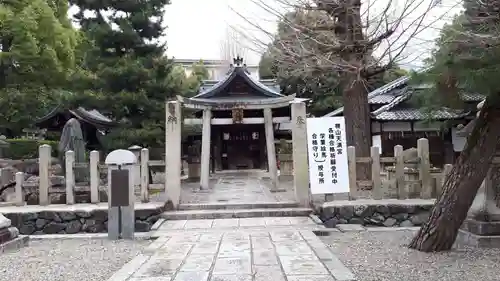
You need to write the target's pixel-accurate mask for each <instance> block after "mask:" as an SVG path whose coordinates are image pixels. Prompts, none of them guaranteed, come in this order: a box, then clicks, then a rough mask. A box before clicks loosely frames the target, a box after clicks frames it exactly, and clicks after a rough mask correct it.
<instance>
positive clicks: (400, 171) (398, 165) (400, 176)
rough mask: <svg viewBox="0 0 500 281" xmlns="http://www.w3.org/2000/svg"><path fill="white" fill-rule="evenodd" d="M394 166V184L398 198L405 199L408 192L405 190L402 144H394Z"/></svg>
mask: <svg viewBox="0 0 500 281" xmlns="http://www.w3.org/2000/svg"><path fill="white" fill-rule="evenodd" d="M394 160H395V162H394V168H395V175H396V186H397V189H398V199H407V198H408V193H407V192H406V183H405V161H404V158H403V146H401V145H396V146H394Z"/></svg>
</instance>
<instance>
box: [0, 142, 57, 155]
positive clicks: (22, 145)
mask: <svg viewBox="0 0 500 281" xmlns="http://www.w3.org/2000/svg"><path fill="white" fill-rule="evenodd" d="M5 141H7V142H8V143H9V144H10V146H9V147H8V148H6V149H4V150H5V153H4V157H6V158H10V159H33V158H38V147H39V146H40V145H42V144H48V145H50V146H51V147H52V157H57V154H58V153H57V145H58V142H57V141H49V140H32V139H6V140H5Z"/></svg>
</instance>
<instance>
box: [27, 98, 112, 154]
mask: <svg viewBox="0 0 500 281" xmlns="http://www.w3.org/2000/svg"><path fill="white" fill-rule="evenodd" d="M71 118H76V119H78V121H80V125H81V127H82V131H83V138H84V140H85V142H86V145H87V149H89V150H93V149H99V148H100V147H101V145H100V141H99V136H100V135H104V134H105V133H106V132H107V131H108V130H109V129H110V128H112V127H113V126H114V125H115V122H113V121H112V120H111V119H109V118H108V117H106V116H104V115H102V114H101V113H100V112H99V111H97V110H86V109H84V108H82V107H79V108H76V109H72V110H69V109H63V108H62V107H61V106H57V107H55V108H54V109H53V110H52V111H50V112H49V113H48V114H47V115H45V116H43V117H41V118H40V119H38V120H36V122H35V125H36V127H38V128H40V129H46V130H47V132H50V131H53V132H59V133H60V132H62V129H63V127H64V125H65V124H66V122H68V120H69V119H71Z"/></svg>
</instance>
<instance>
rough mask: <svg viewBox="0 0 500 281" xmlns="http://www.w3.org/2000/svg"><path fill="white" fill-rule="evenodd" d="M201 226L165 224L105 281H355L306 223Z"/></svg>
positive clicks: (243, 222)
mask: <svg viewBox="0 0 500 281" xmlns="http://www.w3.org/2000/svg"><path fill="white" fill-rule="evenodd" d="M259 220H260V221H261V223H260V226H259V225H256V224H259V223H258V221H259ZM206 221H207V222H206V223H205V224H204V227H203V223H202V222H201V221H200V220H193V221H177V222H179V223H176V222H175V221H168V222H165V223H164V225H162V226H160V228H159V230H158V232H157V234H159V238H158V239H157V240H155V241H154V242H153V243H152V244H151V245H150V246H149V247H148V248H147V250H146V251H145V253H144V254H140V255H138V256H137V257H135V258H134V259H133V260H132V261H130V262H129V263H127V264H126V265H125V266H124V267H123V268H122V269H120V270H119V271H117V272H116V273H115V274H114V275H113V276H112V277H111V278H110V279H109V280H108V281H341V280H342V281H353V280H355V278H354V275H353V274H352V273H351V271H350V270H348V269H347V268H346V267H345V266H344V265H343V264H342V263H341V262H340V260H339V259H338V258H337V257H336V256H335V255H334V254H333V253H332V252H331V251H330V250H329V249H328V248H327V247H326V246H325V244H323V242H322V241H321V240H320V239H319V238H318V237H317V236H316V235H315V234H314V233H313V232H312V230H313V229H315V228H317V227H318V226H317V225H315V224H314V222H312V221H308V218H305V217H301V218H258V219H238V220H233V225H232V226H231V225H226V226H225V227H224V226H221V227H220V228H217V227H216V229H214V224H215V223H216V222H220V223H224V222H229V220H227V221H225V220H206ZM234 221H236V222H237V224H238V225H237V226H236V223H235V222H234ZM283 221H286V223H284V222H283ZM209 222H210V223H209ZM292 222H295V223H297V224H298V225H292ZM300 222H302V223H300ZM247 223H248V224H249V225H250V226H248V227H247V226H245V225H247ZM189 224H191V225H193V226H196V227H195V228H193V229H190V228H189V227H187V226H188V225H189ZM209 224H210V227H208V225H209ZM181 225H182V227H181Z"/></svg>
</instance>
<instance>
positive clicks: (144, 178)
mask: <svg viewBox="0 0 500 281" xmlns="http://www.w3.org/2000/svg"><path fill="white" fill-rule="evenodd" d="M140 169H141V170H140V175H141V178H140V181H141V201H142V202H143V203H146V202H149V149H147V148H143V149H142V150H141V167H140Z"/></svg>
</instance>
